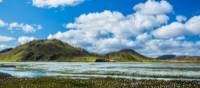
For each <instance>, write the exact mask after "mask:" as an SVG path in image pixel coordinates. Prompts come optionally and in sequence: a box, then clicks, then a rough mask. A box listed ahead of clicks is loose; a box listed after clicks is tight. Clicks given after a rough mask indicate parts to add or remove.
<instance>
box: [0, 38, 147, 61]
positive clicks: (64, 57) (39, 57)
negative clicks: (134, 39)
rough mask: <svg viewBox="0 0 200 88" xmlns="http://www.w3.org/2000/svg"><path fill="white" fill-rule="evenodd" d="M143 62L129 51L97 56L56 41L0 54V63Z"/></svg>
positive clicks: (9, 50) (139, 56) (48, 41)
mask: <svg viewBox="0 0 200 88" xmlns="http://www.w3.org/2000/svg"><path fill="white" fill-rule="evenodd" d="M144 60H148V58H146V57H145V56H142V55H140V54H139V53H137V52H135V51H133V50H131V49H124V50H120V51H117V52H112V53H108V54H106V55H98V54H94V53H89V52H87V51H86V50H84V49H81V48H76V47H72V46H70V45H69V44H67V43H63V42H62V41H60V40H56V39H53V40H35V41H32V42H29V43H27V44H24V45H20V46H18V47H16V48H14V49H6V50H3V51H2V52H0V61H68V62H95V61H96V62H105V61H116V62H130V61H144Z"/></svg>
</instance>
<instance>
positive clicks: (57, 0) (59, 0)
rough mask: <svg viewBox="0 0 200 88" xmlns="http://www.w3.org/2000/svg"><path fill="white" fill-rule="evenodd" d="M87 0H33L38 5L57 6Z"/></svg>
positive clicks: (75, 3) (71, 4) (70, 4)
mask: <svg viewBox="0 0 200 88" xmlns="http://www.w3.org/2000/svg"><path fill="white" fill-rule="evenodd" d="M84 1H85V0H32V4H33V5H34V6H36V7H41V8H43V7H47V8H57V7H63V6H73V5H77V4H80V3H82V2H84Z"/></svg>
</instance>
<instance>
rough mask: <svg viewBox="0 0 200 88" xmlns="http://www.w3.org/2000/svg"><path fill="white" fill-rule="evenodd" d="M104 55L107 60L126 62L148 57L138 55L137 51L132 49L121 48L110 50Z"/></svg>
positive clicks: (142, 59)
mask: <svg viewBox="0 0 200 88" xmlns="http://www.w3.org/2000/svg"><path fill="white" fill-rule="evenodd" d="M105 57H106V58H107V59H108V60H109V61H120V62H127V61H139V62H140V61H144V60H148V59H149V58H147V57H145V56H142V55H140V54H139V53H137V52H135V51H134V50H132V49H123V50H120V51H116V52H111V53H108V54H106V55H105Z"/></svg>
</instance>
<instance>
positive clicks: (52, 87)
mask: <svg viewBox="0 0 200 88" xmlns="http://www.w3.org/2000/svg"><path fill="white" fill-rule="evenodd" d="M0 88H200V84H199V82H198V81H161V80H130V79H114V78H92V79H69V78H59V77H57V78H52V77H37V78H13V77H9V78H0Z"/></svg>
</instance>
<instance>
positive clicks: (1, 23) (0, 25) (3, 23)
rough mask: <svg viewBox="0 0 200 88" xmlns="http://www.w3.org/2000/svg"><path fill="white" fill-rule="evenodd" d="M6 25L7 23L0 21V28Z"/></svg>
mask: <svg viewBox="0 0 200 88" xmlns="http://www.w3.org/2000/svg"><path fill="white" fill-rule="evenodd" d="M6 25H7V23H5V22H4V21H3V20H1V19H0V27H4V26H6Z"/></svg>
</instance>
